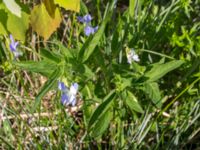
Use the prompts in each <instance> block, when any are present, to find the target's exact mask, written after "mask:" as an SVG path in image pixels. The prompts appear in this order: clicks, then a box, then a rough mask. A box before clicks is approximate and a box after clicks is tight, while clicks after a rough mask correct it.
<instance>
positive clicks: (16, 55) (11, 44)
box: [9, 35, 22, 58]
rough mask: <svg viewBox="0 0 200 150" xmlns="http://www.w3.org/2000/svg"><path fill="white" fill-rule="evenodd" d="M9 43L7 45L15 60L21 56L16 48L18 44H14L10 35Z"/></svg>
mask: <svg viewBox="0 0 200 150" xmlns="http://www.w3.org/2000/svg"><path fill="white" fill-rule="evenodd" d="M10 41H11V43H10V45H9V46H10V50H11V51H12V53H13V54H14V56H15V58H17V57H19V56H21V55H22V54H21V52H19V51H18V50H17V46H18V44H19V42H15V40H14V38H13V36H12V35H10Z"/></svg>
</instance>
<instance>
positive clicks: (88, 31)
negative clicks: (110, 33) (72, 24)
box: [84, 25, 98, 36]
mask: <svg viewBox="0 0 200 150" xmlns="http://www.w3.org/2000/svg"><path fill="white" fill-rule="evenodd" d="M97 30H98V26H96V27H94V28H93V27H91V26H89V25H87V26H86V27H85V29H84V32H85V35H86V36H90V34H94V33H95V32H96V31H97Z"/></svg>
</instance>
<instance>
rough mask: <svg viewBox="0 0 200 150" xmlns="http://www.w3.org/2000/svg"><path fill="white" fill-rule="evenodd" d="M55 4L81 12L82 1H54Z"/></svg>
mask: <svg viewBox="0 0 200 150" xmlns="http://www.w3.org/2000/svg"><path fill="white" fill-rule="evenodd" d="M54 2H55V4H58V5H59V6H60V7H63V8H65V9H67V10H73V11H76V12H79V11H80V0H73V2H72V0H54Z"/></svg>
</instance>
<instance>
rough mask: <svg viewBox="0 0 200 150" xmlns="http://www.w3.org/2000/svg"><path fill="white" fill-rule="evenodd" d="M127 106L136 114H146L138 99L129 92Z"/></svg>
mask: <svg viewBox="0 0 200 150" xmlns="http://www.w3.org/2000/svg"><path fill="white" fill-rule="evenodd" d="M126 104H127V106H128V107H129V108H130V109H131V110H133V111H136V112H139V113H143V112H144V111H143V109H142V107H141V106H140V104H139V103H138V101H137V98H136V97H135V95H133V94H132V93H131V92H129V91H128V92H127V97H126Z"/></svg>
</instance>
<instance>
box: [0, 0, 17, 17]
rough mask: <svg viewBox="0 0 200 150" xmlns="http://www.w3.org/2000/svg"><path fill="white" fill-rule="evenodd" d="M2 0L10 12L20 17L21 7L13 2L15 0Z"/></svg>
mask: <svg viewBox="0 0 200 150" xmlns="http://www.w3.org/2000/svg"><path fill="white" fill-rule="evenodd" d="M3 2H4V3H5V5H6V7H7V8H8V10H10V12H11V13H12V14H14V15H16V16H17V17H21V7H20V6H19V5H18V4H17V3H16V2H15V0H3Z"/></svg>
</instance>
